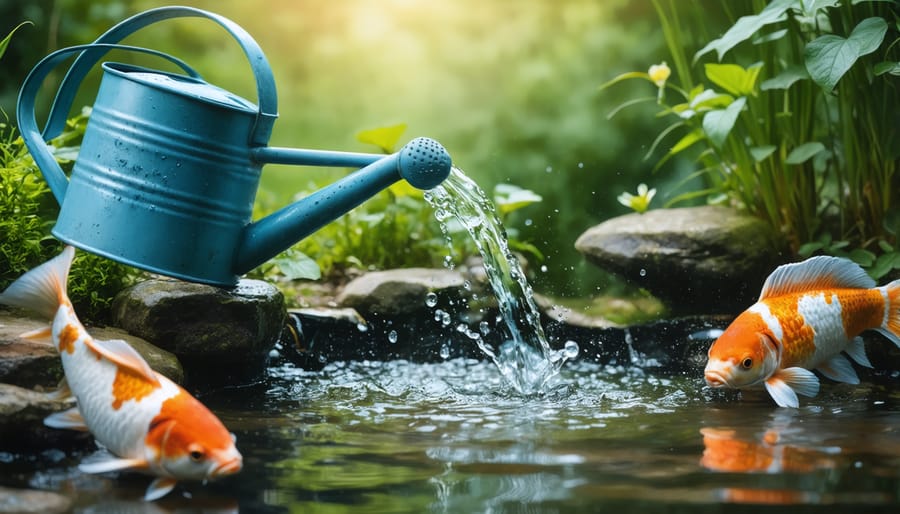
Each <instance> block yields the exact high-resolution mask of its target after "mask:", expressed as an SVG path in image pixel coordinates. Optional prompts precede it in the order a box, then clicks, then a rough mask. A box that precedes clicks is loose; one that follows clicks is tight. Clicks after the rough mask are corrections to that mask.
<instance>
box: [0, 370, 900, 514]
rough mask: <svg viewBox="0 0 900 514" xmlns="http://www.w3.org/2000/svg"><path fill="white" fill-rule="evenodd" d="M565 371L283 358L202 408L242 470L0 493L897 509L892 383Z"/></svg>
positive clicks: (457, 508) (71, 476) (230, 503)
mask: <svg viewBox="0 0 900 514" xmlns="http://www.w3.org/2000/svg"><path fill="white" fill-rule="evenodd" d="M559 379H560V384H561V385H560V386H559V387H557V388H556V389H554V390H553V391H551V392H550V393H548V394H546V395H544V396H539V397H528V398H522V397H521V396H520V395H517V394H511V393H502V392H497V391H502V388H499V387H497V386H498V384H500V383H501V381H502V380H503V379H502V378H501V377H500V376H499V372H498V370H497V369H496V367H495V366H494V365H493V364H492V363H490V362H482V361H473V360H462V359H457V360H450V361H447V362H443V363H439V364H415V363H409V362H405V361H393V362H386V363H385V362H357V363H336V364H331V365H329V366H327V367H326V368H325V369H324V370H322V371H321V372H308V371H303V370H300V369H296V368H294V367H291V366H290V365H281V366H280V367H277V368H274V369H273V370H272V373H271V377H270V379H269V381H268V382H267V383H266V384H264V385H261V386H259V387H256V388H251V389H244V390H233V391H222V392H219V393H217V394H215V395H212V396H206V397H204V398H203V400H204V401H205V402H206V403H207V404H209V405H210V406H211V407H212V408H213V409H214V411H215V412H216V413H217V414H218V415H220V417H222V419H223V421H224V422H225V423H226V425H227V426H228V427H229V428H230V429H231V430H233V431H234V432H235V433H236V434H237V437H238V447H239V448H240V450H241V452H242V453H243V454H244V457H245V468H244V470H243V471H242V472H241V473H240V474H239V475H238V476H236V477H231V478H228V479H224V480H222V481H219V482H212V483H209V484H207V485H201V484H190V483H188V484H183V485H180V486H179V488H178V489H177V490H176V492H175V493H174V494H172V495H171V497H167V498H166V499H165V501H162V502H158V503H154V504H151V505H147V504H144V503H142V502H140V501H139V498H140V497H141V495H142V493H143V489H144V488H145V487H146V477H141V476H137V475H129V474H119V475H116V474H109V475H101V476H90V475H84V474H82V473H80V472H79V471H78V470H77V469H76V468H75V466H76V465H77V462H78V460H80V459H81V458H83V457H84V455H80V454H71V453H70V452H69V453H66V452H59V453H54V454H53V455H52V456H47V457H37V458H35V457H25V456H15V455H0V486H12V487H26V486H30V487H34V488H39V489H46V490H52V491H59V492H62V493H63V494H66V495H70V496H72V497H73V498H75V499H76V502H77V505H78V509H79V510H76V512H238V511H239V512H245V513H257V512H259V513H269V512H272V513H275V512H316V513H350V512H353V513H359V512H448V513H456V512H460V513H468V512H570V511H604V512H606V511H622V512H651V513H652V512H672V511H679V512H692V513H696V514H702V513H717V512H723V510H722V508H723V507H722V504H723V503H729V504H732V505H731V507H730V509H734V508H735V507H738V506H739V505H740V504H747V510H744V512H758V511H759V509H761V508H765V509H766V510H764V511H763V512H770V511H779V509H781V510H780V511H782V512H803V511H806V510H820V509H821V510H822V511H823V512H824V511H828V512H851V511H852V512H898V511H897V508H898V507H900V393H898V392H897V391H898V389H900V388H898V387H897V386H898V383H897V379H896V378H889V377H881V378H880V379H878V380H881V381H883V382H885V383H886V386H882V385H878V384H872V383H868V384H865V383H864V384H862V385H860V386H855V387H850V386H846V385H840V384H825V386H824V387H823V391H822V394H821V395H820V397H817V398H815V399H814V400H813V401H811V402H810V404H809V405H804V407H803V408H801V409H798V410H787V409H778V408H775V407H773V406H772V405H771V403H770V402H769V401H765V400H766V399H765V398H760V399H759V400H758V401H757V400H755V399H754V398H748V397H743V398H741V397H739V396H738V395H734V394H724V393H722V392H721V391H713V390H710V389H708V388H706V387H705V386H704V384H703V380H702V378H701V377H698V376H683V375H656V374H650V373H647V372H645V371H643V370H642V369H640V368H639V367H633V366H631V367H621V366H601V365H596V364H589V363H583V362H582V363H571V362H570V363H569V364H568V365H567V366H566V367H564V368H563V371H562V374H561V376H560V377H559ZM891 391H894V392H891ZM60 453H61V455H60ZM798 509H799V510H798ZM729 512H731V510H730V511H729Z"/></svg>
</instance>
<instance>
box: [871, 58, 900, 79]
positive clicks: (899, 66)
mask: <svg viewBox="0 0 900 514" xmlns="http://www.w3.org/2000/svg"><path fill="white" fill-rule="evenodd" d="M874 71H875V75H876V76H877V75H884V74H885V73H889V74H891V75H900V62H889V61H885V62H880V63H878V64H876V65H875V69H874Z"/></svg>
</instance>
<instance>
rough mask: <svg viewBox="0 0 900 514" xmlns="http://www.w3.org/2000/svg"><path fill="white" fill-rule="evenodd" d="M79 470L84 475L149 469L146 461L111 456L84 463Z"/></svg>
mask: <svg viewBox="0 0 900 514" xmlns="http://www.w3.org/2000/svg"><path fill="white" fill-rule="evenodd" d="M78 469H79V470H81V471H82V472H83V473H91V474H94V473H107V472H110V471H124V470H131V469H134V470H138V469H147V461H146V460H144V459H120V458H117V457H113V456H112V455H109V456H107V457H103V458H101V459H98V460H96V461H94V462H82V463H81V464H79V465H78Z"/></svg>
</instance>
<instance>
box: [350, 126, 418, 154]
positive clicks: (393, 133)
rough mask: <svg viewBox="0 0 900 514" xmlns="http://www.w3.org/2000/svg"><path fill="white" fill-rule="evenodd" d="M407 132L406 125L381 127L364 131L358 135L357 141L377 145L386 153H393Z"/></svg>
mask: <svg viewBox="0 0 900 514" xmlns="http://www.w3.org/2000/svg"><path fill="white" fill-rule="evenodd" d="M405 131H406V123H400V124H398V125H391V126H389V127H379V128H374V129H370V130H363V131H362V132H360V133H359V134H356V139H357V140H358V141H359V142H361V143H367V144H370V145H375V146H377V147H379V148H381V150H382V151H383V152H384V153H393V152H394V151H395V150H396V147H397V141H399V140H400V136H402V135H403V133H404V132H405Z"/></svg>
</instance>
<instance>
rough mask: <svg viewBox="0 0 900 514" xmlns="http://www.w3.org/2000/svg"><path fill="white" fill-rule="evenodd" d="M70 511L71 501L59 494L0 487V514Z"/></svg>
mask: <svg viewBox="0 0 900 514" xmlns="http://www.w3.org/2000/svg"><path fill="white" fill-rule="evenodd" d="M71 509H72V500H71V499H69V498H68V497H67V496H64V495H62V494H59V493H54V492H50V491H38V490H35V489H12V488H9V487H0V514H6V513H13V512H14V513H16V514H30V513H34V514H55V513H57V512H69V511H70V510H71Z"/></svg>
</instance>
